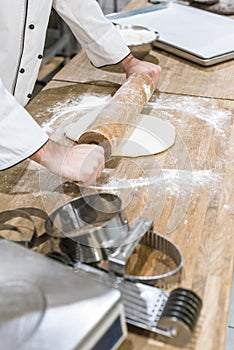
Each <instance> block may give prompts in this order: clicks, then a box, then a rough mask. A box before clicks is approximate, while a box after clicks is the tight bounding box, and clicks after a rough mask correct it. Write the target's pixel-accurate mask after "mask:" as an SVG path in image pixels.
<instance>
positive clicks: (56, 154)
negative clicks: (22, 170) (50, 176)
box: [30, 140, 105, 186]
mask: <svg viewBox="0 0 234 350" xmlns="http://www.w3.org/2000/svg"><path fill="white" fill-rule="evenodd" d="M30 159H32V160H34V161H36V162H37V163H40V164H41V165H43V166H45V167H46V168H48V169H49V170H50V171H51V172H52V173H54V174H57V175H60V176H61V177H63V178H65V179H68V180H71V181H77V182H78V183H79V184H80V185H81V186H88V185H90V184H92V183H94V182H95V180H96V179H97V178H98V177H100V175H101V172H102V170H103V169H104V167H105V157H104V149H103V148H102V147H101V146H97V145H87V144H81V145H76V146H72V147H65V146H62V145H59V144H58V143H56V142H54V141H52V140H49V141H47V143H46V144H45V145H44V146H42V147H41V148H40V149H39V150H38V151H37V152H36V153H34V154H33V155H32V156H31V157H30Z"/></svg>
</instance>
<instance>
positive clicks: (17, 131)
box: [0, 0, 160, 185]
mask: <svg viewBox="0 0 234 350" xmlns="http://www.w3.org/2000/svg"><path fill="white" fill-rule="evenodd" d="M52 8H54V9H55V10H56V12H57V13H58V14H59V15H60V16H61V17H62V18H63V20H64V21H65V22H66V23H67V24H68V25H69V27H70V28H71V30H72V32H73V34H74V35H75V37H76V38H77V40H78V41H79V43H80V44H81V45H82V47H83V49H84V50H85V51H86V53H87V55H88V57H89V59H90V61H91V62H92V64H93V65H94V66H96V67H102V66H105V65H112V64H117V63H120V65H121V67H122V68H123V69H124V71H125V73H126V76H127V77H128V76H130V75H131V74H133V73H141V72H143V73H146V74H148V75H149V76H150V77H151V79H152V81H153V84H154V88H156V86H157V84H158V80H159V74H160V67H159V66H157V65H154V64H152V63H149V62H144V61H140V60H138V59H136V58H135V57H133V55H132V54H131V53H130V50H129V49H128V47H127V46H126V44H125V42H124V40H123V39H122V38H121V36H120V34H119V33H118V31H117V30H116V29H115V27H114V25H113V24H112V23H111V22H110V21H108V20H107V19H106V18H105V16H104V14H103V12H102V10H101V8H100V6H99V5H98V3H97V2H96V0H86V1H84V0H40V1H38V0H4V1H3V2H2V3H1V11H0V35H1V46H0V170H5V169H7V168H9V167H12V166H14V165H15V164H17V163H19V162H21V161H22V160H24V159H26V158H30V159H32V160H34V161H36V162H37V163H40V164H41V165H43V166H45V167H47V168H48V169H49V170H50V171H51V172H53V173H55V174H58V175H60V176H61V177H64V178H66V179H69V180H73V181H79V182H80V183H83V185H88V184H90V183H92V182H93V181H94V179H95V178H97V177H99V176H100V174H101V172H102V170H103V168H104V151H103V148H102V147H100V146H96V145H88V144H80V145H76V146H73V147H65V146H63V145H60V144H58V143H56V142H54V141H52V140H51V139H49V138H48V136H47V134H46V133H45V132H44V131H43V130H42V129H41V128H40V126H39V125H38V124H37V123H36V121H35V120H34V119H33V118H32V117H31V116H30V115H29V113H28V112H27V111H26V110H25V109H24V106H25V105H26V104H27V103H28V101H29V100H30V98H31V94H32V91H33V87H34V84H35V81H36V79H37V76H38V71H39V67H40V63H41V59H42V53H43V50H44V43H45V38H46V30H47V26H48V21H49V17H50V12H51V9H52ZM113 43H114V44H113Z"/></svg>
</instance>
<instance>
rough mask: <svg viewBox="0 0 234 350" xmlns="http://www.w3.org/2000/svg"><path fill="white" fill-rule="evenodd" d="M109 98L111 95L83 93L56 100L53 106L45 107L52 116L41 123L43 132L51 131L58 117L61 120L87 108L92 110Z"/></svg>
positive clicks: (70, 117)
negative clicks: (75, 96)
mask: <svg viewBox="0 0 234 350" xmlns="http://www.w3.org/2000/svg"><path fill="white" fill-rule="evenodd" d="M110 98H111V95H104V96H103V95H90V94H83V95H81V96H80V97H78V98H69V99H67V100H65V101H63V102H57V103H56V104H55V105H54V106H52V107H50V108H48V109H47V112H48V113H51V114H52V116H51V118H50V120H49V121H48V122H46V123H43V124H42V128H43V130H44V131H45V132H48V133H51V132H52V131H53V126H54V124H55V122H56V121H58V120H59V119H60V118H62V119H63V121H64V120H65V118H66V120H67V119H72V117H74V116H76V115H77V114H78V113H79V114H80V113H82V112H83V113H84V112H87V111H89V110H93V109H94V108H95V107H99V106H102V105H103V106H104V105H105V104H106V103H107V101H108V100H109V99H110Z"/></svg>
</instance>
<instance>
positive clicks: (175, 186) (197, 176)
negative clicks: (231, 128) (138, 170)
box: [92, 169, 221, 195]
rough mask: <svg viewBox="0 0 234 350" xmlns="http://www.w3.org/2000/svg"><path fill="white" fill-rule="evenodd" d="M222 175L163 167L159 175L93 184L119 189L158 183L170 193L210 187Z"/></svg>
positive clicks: (163, 189) (208, 171) (97, 187)
mask: <svg viewBox="0 0 234 350" xmlns="http://www.w3.org/2000/svg"><path fill="white" fill-rule="evenodd" d="M220 177H221V175H219V174H217V173H214V172H213V171H212V170H194V171H188V170H177V169H163V170H162V171H161V173H160V175H159V176H151V177H139V178H135V179H134V178H133V179H128V178H121V179H120V178H116V177H111V178H110V179H108V182H107V183H104V184H101V185H93V186H92V187H93V188H96V189H102V190H106V191H113V190H114V191H116V190H117V191H118V190H121V189H126V188H136V189H137V188H138V187H142V186H150V185H157V188H158V189H160V190H162V191H164V192H166V193H167V194H169V195H177V194H180V193H183V192H184V193H190V192H191V191H192V190H193V188H194V187H199V186H200V187H209V186H210V185H211V184H212V185H213V184H214V183H215V182H217V181H218V180H219V179H220Z"/></svg>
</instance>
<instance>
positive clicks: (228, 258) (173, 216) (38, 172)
mask: <svg viewBox="0 0 234 350" xmlns="http://www.w3.org/2000/svg"><path fill="white" fill-rule="evenodd" d="M53 84H54V83H53ZM63 84H64V83H63ZM63 84H61V85H63ZM56 85H57V86H58V85H59V84H58V82H57V83H56ZM114 91H115V89H114V88H110V87H101V88H100V87H97V86H93V85H87V84H85V85H82V84H72V85H69V86H62V87H61V88H55V89H47V90H46V91H43V92H41V93H40V94H39V95H38V96H37V97H36V98H35V99H34V100H33V102H32V103H31V104H30V105H29V106H28V110H29V112H30V113H31V114H32V115H33V116H34V117H35V119H36V120H37V121H39V122H40V123H41V124H42V126H43V127H46V124H45V123H47V126H48V125H49V127H50V133H51V135H52V137H53V138H54V139H55V140H57V141H59V142H61V143H63V144H67V145H68V144H71V143H70V141H68V140H66V138H65V136H64V134H63V127H64V125H65V124H67V123H68V122H69V120H72V121H73V120H74V118H78V117H79V110H78V109H79V108H78V105H79V104H78V105H77V111H76V115H74V114H70V116H69V115H68V114H66V113H65V114H64V113H62V112H61V110H62V108H64V106H69V104H71V101H74V100H77V101H82V96H84V95H85V94H95V95H99V96H100V97H101V96H106V95H109V94H113V93H114ZM58 106H60V112H61V113H60V115H58V114H56V111H58V109H56V108H57V107H58ZM233 108H234V102H233V101H227V100H226V101H225V100H212V99H204V98H198V97H189V96H177V95H170V94H158V93H157V94H154V95H153V97H152V98H151V100H150V101H149V103H148V104H147V105H146V107H145V108H144V110H143V111H144V113H147V114H151V115H155V116H157V117H161V118H164V119H167V120H169V121H170V122H171V123H172V124H173V125H174V126H175V127H176V130H177V138H176V143H175V145H174V146H173V147H172V148H171V149H170V150H169V151H166V152H163V153H161V154H160V155H155V156H151V157H142V158H137V159H135V160H132V159H131V160H128V159H122V160H121V159H113V160H112V161H110V162H109V163H108V164H107V168H108V169H109V171H110V174H111V176H112V177H111V178H108V179H107V180H106V179H102V180H103V181H102V182H101V185H102V186H105V188H106V189H107V190H108V186H109V185H112V186H113V183H118V184H120V185H121V184H122V185H124V186H122V187H121V186H120V188H117V190H114V191H115V194H116V193H117V194H118V195H119V196H120V197H121V199H122V200H123V206H124V215H126V217H127V218H128V219H129V221H130V223H132V222H133V221H134V219H136V217H137V216H139V215H144V216H148V217H151V218H153V219H154V220H155V225H154V228H155V231H157V232H160V233H161V234H163V235H164V236H165V237H167V238H169V239H171V240H172V241H173V242H175V243H176V244H177V246H178V247H179V248H180V250H181V252H182V254H183V257H184V262H185V264H184V270H183V275H182V281H181V284H180V285H181V286H183V287H187V288H192V289H193V290H194V291H195V292H197V293H198V294H199V295H200V296H201V297H202V299H203V303H204V306H203V309H202V314H201V317H200V319H199V324H198V327H197V329H196V332H195V334H194V338H193V340H192V342H191V343H189V345H188V346H187V347H186V349H191V348H192V349H196V350H200V349H212V350H213V349H216V348H217V349H224V344H225V335H226V326H225V325H226V324H227V315H228V307H229V298H230V286H231V280H232V267H233V248H232V247H233V244H234V240H233V236H232V227H233V224H234V223H233V213H234V208H233V203H234V193H233V164H232V162H231V160H232V159H233V148H232V140H233V118H232V110H233ZM64 111H65V109H64ZM82 113H83V112H82ZM212 116H213V118H214V119H213V118H211V117H212ZM142 179H145V180H146V184H145V185H143V186H142ZM147 181H148V182H147ZM98 184H100V182H99V183H97V185H98ZM0 189H1V210H6V209H9V208H16V207H20V206H24V205H26V206H36V207H40V208H42V209H44V210H46V211H47V212H50V211H51V210H53V209H54V208H55V207H58V206H59V205H60V204H62V203H64V202H66V201H68V200H69V199H72V198H74V197H77V196H79V195H81V194H87V193H93V192H95V191H97V190H96V189H95V188H92V189H87V190H84V189H83V190H82V192H80V189H79V188H78V187H77V186H76V185H75V184H73V183H71V182H67V181H65V180H63V181H61V179H59V178H57V177H56V176H54V175H51V174H49V173H48V171H47V170H45V169H43V168H40V166H38V165H36V164H34V163H33V162H31V161H30V162H28V161H26V162H23V163H21V164H20V165H18V166H16V167H14V168H12V169H10V170H7V171H4V172H3V173H2V175H1V183H0ZM109 191H110V192H111V190H109ZM51 245H52V246H53V242H52V243H51ZM50 248H51V247H50ZM43 249H44V250H45V249H49V248H48V247H47V248H45V247H42V252H43V251H44V250H43ZM147 263H148V264H149V266H150V265H151V264H154V261H151V260H150V259H148V261H147ZM207 334H208V335H209V336H207ZM162 346H163V348H164V349H176V348H175V347H173V346H169V345H165V344H162V343H161V342H158V341H157V337H155V336H154V335H152V334H151V335H150V334H145V333H144V332H142V331H141V330H140V329H132V328H130V332H129V335H128V337H127V340H126V341H124V342H123V344H122V345H121V346H120V349H121V350H129V349H134V350H142V349H143V348H144V349H146V350H151V349H160V348H161V347H162Z"/></svg>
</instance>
